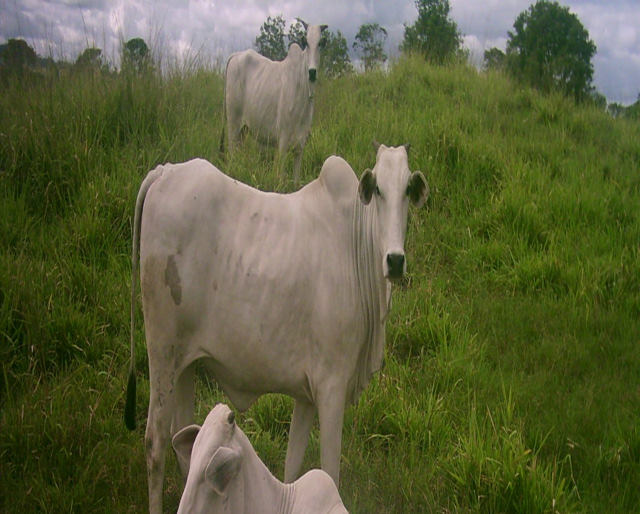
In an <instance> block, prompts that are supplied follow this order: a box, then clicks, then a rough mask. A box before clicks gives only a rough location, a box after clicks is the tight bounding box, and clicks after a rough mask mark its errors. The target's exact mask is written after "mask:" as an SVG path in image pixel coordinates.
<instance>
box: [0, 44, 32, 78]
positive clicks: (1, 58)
mask: <svg viewBox="0 0 640 514" xmlns="http://www.w3.org/2000/svg"><path fill="white" fill-rule="evenodd" d="M37 61H38V56H37V55H36V52H35V50H34V49H33V48H31V47H30V46H29V45H28V44H27V42H26V41H25V40H24V39H9V41H7V42H6V44H4V45H0V63H1V64H2V68H3V69H4V70H6V71H7V72H8V73H17V74H22V73H23V72H24V71H25V70H26V69H27V68H31V67H33V66H35V65H36V63H37Z"/></svg>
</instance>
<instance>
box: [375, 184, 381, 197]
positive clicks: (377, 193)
mask: <svg viewBox="0 0 640 514" xmlns="http://www.w3.org/2000/svg"><path fill="white" fill-rule="evenodd" d="M376 196H382V193H380V188H379V187H378V186H376Z"/></svg>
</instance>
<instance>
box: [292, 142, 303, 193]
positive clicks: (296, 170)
mask: <svg viewBox="0 0 640 514" xmlns="http://www.w3.org/2000/svg"><path fill="white" fill-rule="evenodd" d="M301 164H302V148H296V149H295V150H294V151H293V185H294V186H295V187H298V184H299V183H300V165H301Z"/></svg>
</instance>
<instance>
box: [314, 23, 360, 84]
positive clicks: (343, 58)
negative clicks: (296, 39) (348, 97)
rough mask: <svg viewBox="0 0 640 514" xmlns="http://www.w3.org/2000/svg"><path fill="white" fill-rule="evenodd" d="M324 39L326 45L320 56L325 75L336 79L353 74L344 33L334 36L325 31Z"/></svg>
mask: <svg viewBox="0 0 640 514" xmlns="http://www.w3.org/2000/svg"><path fill="white" fill-rule="evenodd" d="M322 37H323V41H324V42H325V43H324V47H323V50H322V54H321V55H320V67H321V68H322V70H323V72H324V74H325V75H326V76H327V77H329V78H336V77H341V76H343V75H347V74H349V73H351V72H353V65H352V64H351V59H350V58H349V50H348V47H347V40H346V39H345V37H344V36H343V35H342V32H340V31H338V32H337V34H334V33H333V32H331V31H330V30H325V31H324V32H323V33H322Z"/></svg>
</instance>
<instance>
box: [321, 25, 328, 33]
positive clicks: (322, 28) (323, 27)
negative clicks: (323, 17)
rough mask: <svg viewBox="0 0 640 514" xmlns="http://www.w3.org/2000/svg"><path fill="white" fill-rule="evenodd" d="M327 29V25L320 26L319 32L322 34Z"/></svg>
mask: <svg viewBox="0 0 640 514" xmlns="http://www.w3.org/2000/svg"><path fill="white" fill-rule="evenodd" d="M328 28H329V25H320V32H324V31H325V30H327V29H328Z"/></svg>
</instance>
